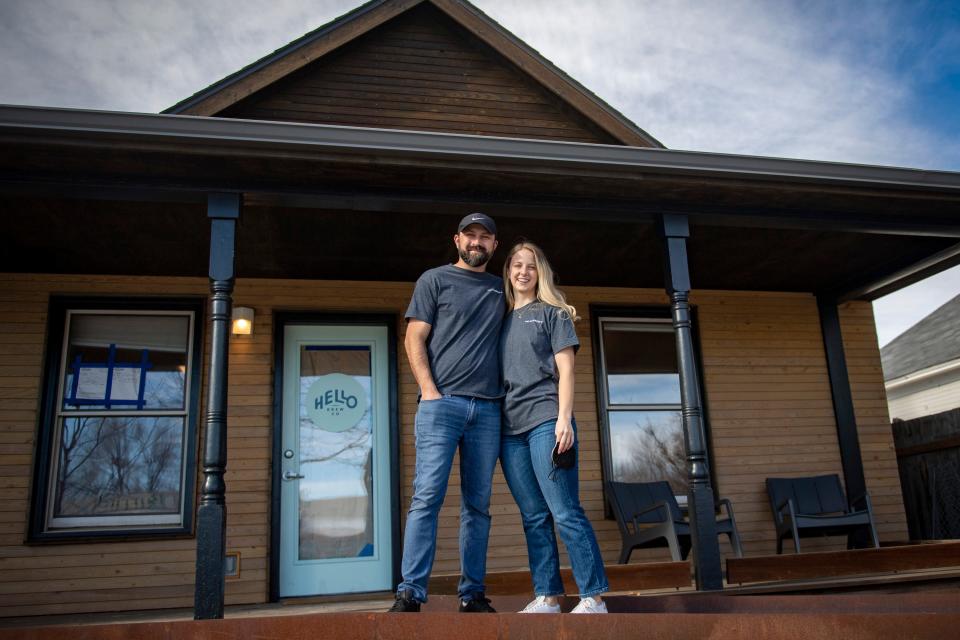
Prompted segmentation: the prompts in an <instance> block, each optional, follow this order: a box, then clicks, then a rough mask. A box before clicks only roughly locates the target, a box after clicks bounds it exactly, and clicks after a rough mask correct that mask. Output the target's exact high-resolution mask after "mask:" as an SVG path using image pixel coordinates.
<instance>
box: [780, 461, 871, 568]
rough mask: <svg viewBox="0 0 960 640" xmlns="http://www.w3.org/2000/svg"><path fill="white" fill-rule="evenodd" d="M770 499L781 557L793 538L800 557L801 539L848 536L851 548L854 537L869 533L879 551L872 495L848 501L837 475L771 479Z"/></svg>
mask: <svg viewBox="0 0 960 640" xmlns="http://www.w3.org/2000/svg"><path fill="white" fill-rule="evenodd" d="M767 495H768V496H770V508H771V509H772V510H773V521H774V525H775V526H776V529H777V553H778V554H779V553H783V539H784V538H786V537H787V536H790V537H792V538H793V548H794V549H795V550H796V552H797V553H800V538H808V537H811V536H829V535H844V534H846V535H847V548H848V549H852V548H853V545H854V537H855V536H857V535H862V534H866V533H869V535H870V537H871V538H872V540H873V546H874V547H879V546H880V541H879V540H878V539H877V528H876V526H874V523H873V508H872V507H871V505H870V494H869V493H867V492H864V493H863V494H862V495H858V496H855V497H854V498H853V499H852V500H850V501H847V497H846V495H844V493H843V487H841V486H840V477H839V476H838V475H837V474H835V473H834V474H830V475H825V476H811V477H806V478H767Z"/></svg>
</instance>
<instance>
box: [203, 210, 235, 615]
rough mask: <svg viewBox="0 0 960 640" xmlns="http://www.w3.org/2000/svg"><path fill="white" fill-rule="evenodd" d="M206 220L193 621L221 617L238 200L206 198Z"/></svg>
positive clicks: (225, 532) (225, 535) (225, 533)
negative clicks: (206, 338)
mask: <svg viewBox="0 0 960 640" xmlns="http://www.w3.org/2000/svg"><path fill="white" fill-rule="evenodd" d="M207 216H208V217H209V218H210V293H211V296H210V366H209V370H208V372H207V408H206V419H205V423H206V429H205V430H204V434H205V435H204V446H203V486H202V488H201V491H200V505H199V507H198V508H197V575H196V586H195V590H194V601H193V617H194V618H195V619H197V620H204V619H209V618H222V617H223V597H224V573H223V569H224V561H225V552H226V543H227V506H226V500H225V496H226V484H225V483H224V481H223V474H224V472H225V471H226V467H227V361H228V359H229V354H230V320H231V318H230V316H231V313H232V309H233V299H232V298H231V294H232V293H233V280H234V273H233V262H234V248H235V234H236V225H237V219H238V218H239V217H240V195H239V194H235V193H212V194H210V195H209V196H208V197H207Z"/></svg>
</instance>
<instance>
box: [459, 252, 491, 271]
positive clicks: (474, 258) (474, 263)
mask: <svg viewBox="0 0 960 640" xmlns="http://www.w3.org/2000/svg"><path fill="white" fill-rule="evenodd" d="M457 252H458V253H459V254H460V259H461V260H463V261H464V262H466V263H467V264H468V265H470V266H471V267H479V266H482V265H485V264H487V261H488V260H490V254H489V253H487V252H486V250H485V249H484V248H483V247H473V252H471V251H469V250H468V249H458V251H457Z"/></svg>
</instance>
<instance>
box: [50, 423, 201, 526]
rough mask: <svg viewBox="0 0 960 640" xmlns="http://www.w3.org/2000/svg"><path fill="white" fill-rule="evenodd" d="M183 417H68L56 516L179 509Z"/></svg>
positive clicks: (60, 463) (60, 469)
mask: <svg viewBox="0 0 960 640" xmlns="http://www.w3.org/2000/svg"><path fill="white" fill-rule="evenodd" d="M183 428H184V419H183V418H182V417H177V416H165V417H149V418H148V417H140V416H124V417H120V416H116V417H114V416H102V417H92V416H88V417H78V418H66V419H64V420H63V424H62V432H61V440H60V456H59V460H58V465H57V475H56V486H55V487H54V508H53V515H54V517H78V516H117V515H134V514H161V513H177V512H179V510H180V503H181V499H180V497H181V496H180V485H181V483H180V480H181V476H182V467H183V430H184V429H183Z"/></svg>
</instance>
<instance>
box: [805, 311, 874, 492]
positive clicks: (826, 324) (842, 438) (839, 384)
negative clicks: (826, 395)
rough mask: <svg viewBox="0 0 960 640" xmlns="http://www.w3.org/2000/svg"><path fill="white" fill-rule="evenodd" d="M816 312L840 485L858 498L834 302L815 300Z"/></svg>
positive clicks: (856, 450) (853, 433) (859, 462)
mask: <svg viewBox="0 0 960 640" xmlns="http://www.w3.org/2000/svg"><path fill="white" fill-rule="evenodd" d="M817 308H818V310H819V311H820V329H821V331H822V332H823V349H824V352H825V353H826V357H827V373H828V374H829V376H830V395H831V396H832V398H833V415H834V416H835V418H836V421H837V441H838V443H839V445H840V463H841V465H842V466H843V484H844V485H845V486H846V489H847V495H848V496H859V495H863V493H864V492H865V491H866V490H867V481H866V479H865V478H864V476H863V458H862V457H861V456H860V438H859V437H858V436H857V418H856V415H855V414H854V412H853V395H852V394H851V392H850V377H849V376H848V374H847V358H846V356H845V355H844V353H843V334H842V333H841V331H840V312H839V310H838V308H837V301H836V300H835V299H834V298H832V297H829V296H817Z"/></svg>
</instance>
